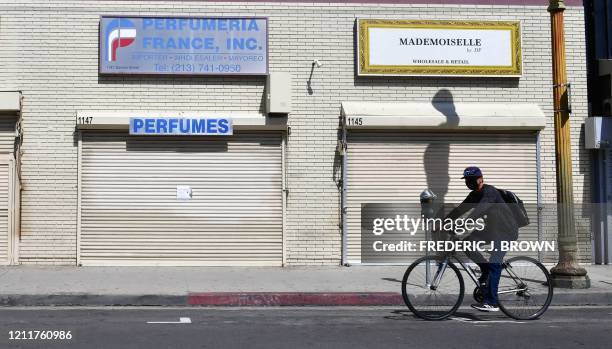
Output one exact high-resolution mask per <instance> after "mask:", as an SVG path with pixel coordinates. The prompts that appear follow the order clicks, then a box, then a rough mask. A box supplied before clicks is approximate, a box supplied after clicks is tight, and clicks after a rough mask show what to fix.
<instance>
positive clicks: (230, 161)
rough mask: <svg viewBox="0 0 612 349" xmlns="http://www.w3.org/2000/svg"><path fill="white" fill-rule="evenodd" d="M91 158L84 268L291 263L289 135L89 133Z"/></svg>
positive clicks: (84, 172) (84, 202)
mask: <svg viewBox="0 0 612 349" xmlns="http://www.w3.org/2000/svg"><path fill="white" fill-rule="evenodd" d="M81 161H82V162H81V185H82V187H81V233H80V234H81V235H80V261H81V263H82V264H83V265H281V264H282V248H283V246H282V192H281V189H282V187H281V181H282V167H281V166H282V165H281V136H280V135H278V134H237V135H234V136H232V137H224V138H216V137H215V138H213V137H209V138H203V137H182V138H177V137H154V138H151V137H131V136H128V135H127V134H125V133H108V132H107V133H87V132H86V133H83V140H82V155H81ZM177 186H182V187H183V189H184V190H187V192H188V191H189V190H191V198H185V197H183V198H178V197H177V195H178V194H177Z"/></svg>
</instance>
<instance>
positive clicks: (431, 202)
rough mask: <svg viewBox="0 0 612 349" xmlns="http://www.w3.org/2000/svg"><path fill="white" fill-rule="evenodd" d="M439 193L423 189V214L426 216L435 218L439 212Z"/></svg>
mask: <svg viewBox="0 0 612 349" xmlns="http://www.w3.org/2000/svg"><path fill="white" fill-rule="evenodd" d="M436 198H437V195H436V194H434V192H433V191H431V190H429V189H425V190H423V192H422V193H421V195H420V199H421V215H422V216H423V217H425V218H434V217H435V216H436V213H437V208H436V205H435V200H436Z"/></svg>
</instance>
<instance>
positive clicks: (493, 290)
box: [478, 263, 502, 305]
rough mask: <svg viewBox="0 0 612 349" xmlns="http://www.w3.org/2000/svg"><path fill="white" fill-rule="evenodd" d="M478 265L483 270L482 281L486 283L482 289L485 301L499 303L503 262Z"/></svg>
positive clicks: (491, 303)
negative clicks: (498, 294)
mask: <svg viewBox="0 0 612 349" xmlns="http://www.w3.org/2000/svg"><path fill="white" fill-rule="evenodd" d="M478 266H479V267H480V271H481V272H482V274H481V277H480V281H482V282H485V283H486V285H485V287H483V290H482V293H483V296H484V301H483V303H486V304H490V305H497V303H498V300H497V287H498V286H499V278H500V276H501V271H502V265H501V263H479V264H478Z"/></svg>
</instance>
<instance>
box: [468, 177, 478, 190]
mask: <svg viewBox="0 0 612 349" xmlns="http://www.w3.org/2000/svg"><path fill="white" fill-rule="evenodd" d="M465 185H466V186H467V187H468V188H469V189H470V190H476V189H478V178H469V179H468V180H467V181H465Z"/></svg>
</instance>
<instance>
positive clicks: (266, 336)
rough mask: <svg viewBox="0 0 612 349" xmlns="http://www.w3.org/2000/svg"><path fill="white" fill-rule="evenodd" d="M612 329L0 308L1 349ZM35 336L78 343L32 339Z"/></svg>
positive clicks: (367, 313)
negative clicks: (61, 333)
mask: <svg viewBox="0 0 612 349" xmlns="http://www.w3.org/2000/svg"><path fill="white" fill-rule="evenodd" d="M611 329H612V307H587V308H585V307H582V308H572V307H564V308H550V309H549V310H548V312H547V313H546V314H545V315H544V316H543V317H542V318H541V319H539V320H534V321H524V322H521V321H514V320H510V319H508V318H506V317H505V316H504V315H503V314H501V313H495V314H483V313H476V312H474V311H472V310H470V309H460V311H459V312H458V313H457V315H456V316H455V317H453V318H452V319H449V320H445V321H437V322H431V321H423V320H420V319H417V318H415V317H414V316H412V314H411V313H410V312H409V311H407V310H406V309H403V308H384V307H369V308H367V307H318V308H301V307H300V308H145V307H139V308H136V307H133V308H125V307H122V308H120V307H117V308H108V307H107V308H81V307H78V308H77V307H70V308H53V307H41V308H33V307H26V308H15V307H11V308H0V335H1V337H2V338H1V340H0V348H113V349H115V348H172V349H177V348H241V349H242V348H262V349H264V348H265V349H271V348H338V349H341V348H351V349H355V348H419V349H421V348H436V349H438V348H470V349H471V348H492V347H493V348H496V349H500V348H513V349H517V348H572V349H573V348H593V349H595V348H606V349H609V348H611V347H612V331H611ZM11 331H12V332H11ZM29 331H33V332H32V334H30V332H29ZM35 331H45V334H46V335H52V336H53V335H54V334H53V332H46V331H58V332H55V335H56V336H59V333H60V332H59V331H64V332H63V333H64V335H66V334H67V333H68V331H70V336H69V337H71V339H40V338H39V339H29V338H30V336H36V334H37V332H35ZM41 334H42V332H38V336H39V337H40V336H41ZM11 336H12V337H13V338H16V337H26V338H27V339H10V337H11ZM64 337H66V336H64Z"/></svg>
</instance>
